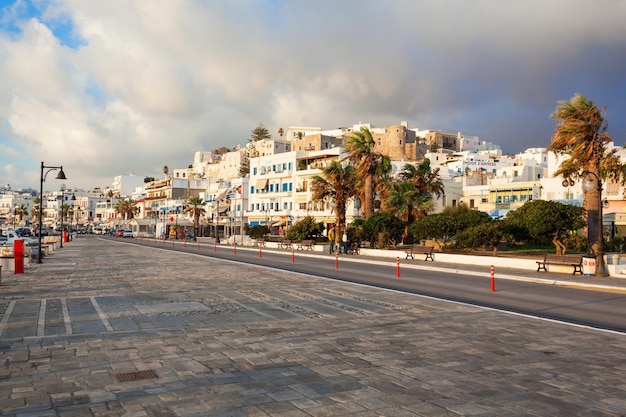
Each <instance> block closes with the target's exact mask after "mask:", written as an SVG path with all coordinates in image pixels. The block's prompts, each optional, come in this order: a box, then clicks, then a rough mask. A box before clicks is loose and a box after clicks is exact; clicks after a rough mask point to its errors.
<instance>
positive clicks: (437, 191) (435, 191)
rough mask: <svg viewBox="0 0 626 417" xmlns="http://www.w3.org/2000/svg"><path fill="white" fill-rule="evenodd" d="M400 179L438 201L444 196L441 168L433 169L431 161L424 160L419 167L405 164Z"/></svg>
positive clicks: (399, 175)
mask: <svg viewBox="0 0 626 417" xmlns="http://www.w3.org/2000/svg"><path fill="white" fill-rule="evenodd" d="M398 177H399V178H400V179H402V180H405V181H410V182H412V183H413V184H415V187H416V188H417V189H418V190H420V191H421V192H423V193H428V194H432V195H434V196H435V197H437V199H439V198H441V197H442V196H443V195H444V194H445V191H444V185H443V182H442V181H441V178H440V177H439V168H436V169H434V170H433V169H431V167H430V159H427V158H426V159H424V160H422V162H420V163H419V165H417V166H415V165H413V164H405V165H404V167H403V168H402V171H401V172H400V173H399V174H398Z"/></svg>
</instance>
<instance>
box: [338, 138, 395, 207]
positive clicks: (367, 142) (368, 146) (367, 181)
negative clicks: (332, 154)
mask: <svg viewBox="0 0 626 417" xmlns="http://www.w3.org/2000/svg"><path fill="white" fill-rule="evenodd" d="M375 146H376V142H375V141H374V138H373V137H372V132H370V130H369V129H368V128H366V127H362V128H361V130H360V131H359V132H352V135H351V136H350V137H348V138H347V139H346V141H345V151H346V152H347V153H348V159H349V160H350V161H352V162H353V163H354V164H355V166H356V169H357V172H358V177H359V183H360V187H359V188H360V189H361V192H360V194H361V197H362V199H361V200H362V201H363V216H364V217H365V218H366V219H367V218H368V217H370V216H371V215H372V213H373V212H374V188H375V186H374V175H375V174H376V173H379V174H380V168H379V165H381V164H383V163H384V160H385V156H384V155H382V154H381V153H378V152H375V151H374V148H375Z"/></svg>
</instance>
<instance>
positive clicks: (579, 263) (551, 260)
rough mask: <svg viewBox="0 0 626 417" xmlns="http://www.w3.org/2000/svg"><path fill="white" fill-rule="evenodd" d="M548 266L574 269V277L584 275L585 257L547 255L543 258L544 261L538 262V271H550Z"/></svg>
mask: <svg viewBox="0 0 626 417" xmlns="http://www.w3.org/2000/svg"><path fill="white" fill-rule="evenodd" d="M547 265H561V266H571V267H574V272H572V275H574V274H576V272H579V273H580V274H581V275H582V274H583V256H582V255H555V254H547V255H545V256H544V257H543V261H537V271H546V272H547V271H548V270H547V269H546V266H547Z"/></svg>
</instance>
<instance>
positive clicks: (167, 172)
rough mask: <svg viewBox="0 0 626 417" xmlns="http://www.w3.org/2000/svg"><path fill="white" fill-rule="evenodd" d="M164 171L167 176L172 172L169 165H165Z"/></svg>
mask: <svg viewBox="0 0 626 417" xmlns="http://www.w3.org/2000/svg"><path fill="white" fill-rule="evenodd" d="M163 173H164V174H165V178H167V174H169V173H170V169H169V167H168V166H167V165H163Z"/></svg>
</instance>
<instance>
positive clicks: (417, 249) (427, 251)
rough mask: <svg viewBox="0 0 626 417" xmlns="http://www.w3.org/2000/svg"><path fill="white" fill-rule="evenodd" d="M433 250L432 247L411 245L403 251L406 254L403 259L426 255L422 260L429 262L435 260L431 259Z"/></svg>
mask: <svg viewBox="0 0 626 417" xmlns="http://www.w3.org/2000/svg"><path fill="white" fill-rule="evenodd" d="M434 249H435V247H434V246H422V245H413V246H411V248H410V249H407V250H406V251H405V253H406V258H405V259H409V258H411V259H415V255H426V259H424V260H425V261H427V260H429V259H430V260H431V261H434V260H435V258H434V257H433V250H434Z"/></svg>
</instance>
